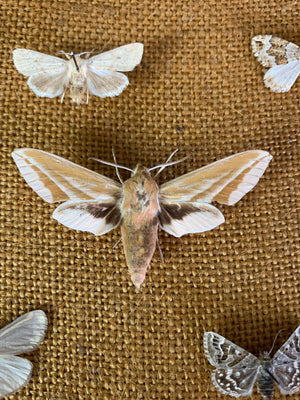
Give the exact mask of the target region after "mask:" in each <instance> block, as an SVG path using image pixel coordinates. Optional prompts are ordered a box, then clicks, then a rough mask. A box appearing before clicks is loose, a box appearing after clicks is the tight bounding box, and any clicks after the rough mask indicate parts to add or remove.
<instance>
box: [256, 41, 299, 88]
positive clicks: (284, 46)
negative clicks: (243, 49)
mask: <svg viewBox="0 0 300 400" xmlns="http://www.w3.org/2000/svg"><path fill="white" fill-rule="evenodd" d="M252 49H253V53H254V55H255V57H257V59H258V61H260V62H261V64H262V65H263V66H264V67H267V68H270V69H269V70H268V71H267V72H266V73H265V76H264V82H265V85H266V86H267V87H268V88H270V89H271V90H272V91H273V92H277V93H282V92H288V91H289V90H290V88H291V87H292V86H293V84H294V83H295V81H296V79H297V78H298V76H299V74H300V47H299V46H297V45H296V44H294V43H291V42H288V41H287V40H284V39H280V38H278V37H275V36H272V35H259V36H255V37H254V38H252Z"/></svg>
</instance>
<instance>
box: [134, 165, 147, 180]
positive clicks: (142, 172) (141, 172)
mask: <svg viewBox="0 0 300 400" xmlns="http://www.w3.org/2000/svg"><path fill="white" fill-rule="evenodd" d="M131 176H132V177H133V176H137V177H144V178H151V174H150V172H149V170H148V168H146V167H143V166H142V165H141V164H137V166H136V167H135V169H134V171H133V172H132V173H131Z"/></svg>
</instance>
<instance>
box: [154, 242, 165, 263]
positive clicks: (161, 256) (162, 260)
mask: <svg viewBox="0 0 300 400" xmlns="http://www.w3.org/2000/svg"><path fill="white" fill-rule="evenodd" d="M156 243H157V248H158V251H159V254H160V258H161V262H162V265H163V267H164V266H165V262H164V256H163V253H162V251H161V248H160V245H159V241H158V237H156Z"/></svg>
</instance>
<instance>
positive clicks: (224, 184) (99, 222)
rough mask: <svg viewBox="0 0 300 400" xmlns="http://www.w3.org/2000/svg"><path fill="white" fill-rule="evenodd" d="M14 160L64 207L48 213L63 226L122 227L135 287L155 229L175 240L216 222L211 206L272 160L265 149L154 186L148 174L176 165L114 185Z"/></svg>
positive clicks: (236, 196) (19, 153)
mask: <svg viewBox="0 0 300 400" xmlns="http://www.w3.org/2000/svg"><path fill="white" fill-rule="evenodd" d="M12 156H13V158H14V160H15V162H16V164H17V166H18V168H19V170H20V172H21V174H22V175H23V177H24V179H25V180H26V182H27V183H28V185H29V186H30V187H31V188H32V189H33V190H35V191H36V193H37V194H38V195H39V196H41V197H42V198H43V199H44V200H45V201H47V202H49V203H55V202H59V201H63V202H64V203H63V204H61V205H60V206H58V207H57V208H56V210H55V211H54V213H53V217H54V218H55V219H56V220H57V221H59V222H60V223H62V224H63V225H65V226H67V227H69V228H73V229H78V230H81V231H88V232H91V233H93V234H95V235H103V234H104V233H107V232H109V231H110V230H112V229H113V228H116V227H117V226H118V225H120V226H121V233H122V240H123V246H124V251H125V256H126V261H127V265H128V267H129V273H130V276H131V280H132V282H133V283H134V285H135V286H136V287H137V288H140V286H141V284H142V282H143V281H144V279H145V274H146V270H147V267H148V265H149V264H150V261H151V259H152V256H153V253H154V250H155V247H156V242H157V230H158V226H160V227H161V229H163V230H165V231H166V232H168V233H170V234H171V235H174V236H176V237H180V236H182V235H185V234H187V233H197V232H205V231H208V230H210V229H213V228H215V227H216V226H218V225H220V224H222V223H223V222H224V217H223V214H222V213H221V212H220V211H219V210H218V209H217V208H216V207H214V206H212V205H211V204H210V203H211V202H213V201H216V202H219V203H221V204H227V205H233V204H235V203H236V202H237V201H239V200H240V199H241V198H242V197H243V196H244V195H245V194H246V193H248V192H249V191H250V190H251V189H252V188H253V187H254V186H255V185H256V184H257V182H258V181H259V178H260V177H261V176H262V174H263V173H264V171H265V169H266V168H267V166H268V164H269V162H270V160H271V158H272V156H271V155H270V154H269V153H267V152H266V151H262V150H252V151H246V152H243V153H239V154H235V155H233V156H231V157H228V158H225V159H223V160H220V161H217V162H214V163H213V164H211V165H208V166H206V167H203V168H200V169H197V170H195V171H192V172H190V173H188V174H186V175H183V176H181V177H179V178H176V179H173V180H171V181H170V182H167V183H165V184H163V185H161V186H160V187H158V185H157V184H156V182H155V180H154V179H153V177H152V176H151V174H150V171H151V170H153V169H155V168H160V170H159V172H160V171H161V170H162V168H164V167H166V166H167V165H171V164H174V163H169V164H168V161H169V159H170V158H169V159H168V160H167V163H166V164H163V165H160V166H158V167H153V168H150V169H147V168H145V167H143V166H141V165H137V166H136V168H135V170H134V171H133V170H130V171H131V172H132V176H131V178H129V179H128V180H127V181H126V182H124V183H123V182H121V183H119V182H116V181H114V180H112V179H109V178H107V177H105V176H103V175H100V174H97V173H96V172H93V171H91V170H88V169H86V168H83V167H80V166H79V165H76V164H74V163H72V162H70V161H67V160H65V159H64V158H61V157H59V156H56V155H54V154H50V153H46V152H44V151H41V150H35V149H19V150H16V151H14V152H13V153H12ZM99 161H100V160H99ZM112 165H114V164H112ZM123 168H125V167H123ZM126 169H127V168H126Z"/></svg>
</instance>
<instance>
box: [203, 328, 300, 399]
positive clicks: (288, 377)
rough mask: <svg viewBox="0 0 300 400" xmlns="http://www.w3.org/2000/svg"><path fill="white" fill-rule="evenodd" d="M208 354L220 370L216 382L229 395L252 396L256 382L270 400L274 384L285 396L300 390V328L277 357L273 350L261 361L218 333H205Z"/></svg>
mask: <svg viewBox="0 0 300 400" xmlns="http://www.w3.org/2000/svg"><path fill="white" fill-rule="evenodd" d="M204 352H205V355H206V357H207V359H208V361H209V362H210V363H211V365H212V366H214V367H215V368H216V369H215V370H214V371H213V373H212V382H213V384H214V386H215V387H216V388H217V389H218V390H219V391H220V392H221V393H223V394H225V395H229V396H233V397H244V396H247V397H248V396H251V394H252V391H253V386H254V383H255V381H257V387H258V391H259V393H260V394H261V395H262V397H263V398H264V399H267V400H270V399H271V398H272V396H273V393H274V383H276V385H277V386H278V388H279V390H280V393H282V394H294V393H296V392H298V391H299V390H300V326H298V328H297V329H296V330H295V332H294V333H293V334H292V335H291V336H290V337H289V339H288V340H287V341H286V342H285V343H284V344H283V345H282V346H281V347H280V349H279V350H278V351H277V352H276V353H275V355H274V357H273V358H271V357H270V354H271V352H272V349H271V351H270V352H263V353H262V354H261V355H260V357H259V358H258V357H255V356H254V355H253V354H251V353H249V352H248V351H246V350H244V349H242V348H241V347H239V346H237V345H236V344H234V343H232V342H230V341H229V340H227V339H225V338H224V337H223V336H221V335H219V334H217V333H215V332H205V333H204Z"/></svg>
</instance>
